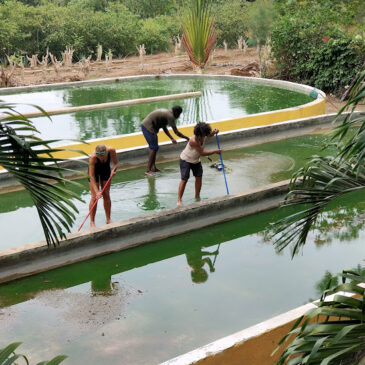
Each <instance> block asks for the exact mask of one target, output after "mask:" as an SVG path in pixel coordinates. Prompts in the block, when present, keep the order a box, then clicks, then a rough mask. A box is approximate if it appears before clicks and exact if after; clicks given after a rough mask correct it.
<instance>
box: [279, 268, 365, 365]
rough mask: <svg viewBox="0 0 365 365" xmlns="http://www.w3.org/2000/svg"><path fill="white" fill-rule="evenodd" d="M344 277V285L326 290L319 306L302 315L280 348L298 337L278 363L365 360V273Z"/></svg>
mask: <svg viewBox="0 0 365 365" xmlns="http://www.w3.org/2000/svg"><path fill="white" fill-rule="evenodd" d="M342 280H343V283H342V284H341V285H339V286H337V287H335V288H334V289H328V290H326V291H325V292H324V294H323V295H322V298H321V299H320V301H319V302H317V303H316V306H317V308H314V309H312V310H310V311H309V312H308V313H307V314H306V315H305V316H302V317H300V318H299V319H298V320H297V321H296V323H295V324H294V326H293V328H292V330H291V331H290V332H289V333H288V334H287V335H286V336H285V337H283V338H282V340H281V341H280V343H279V347H280V346H281V345H284V343H285V342H286V341H287V340H288V339H289V337H291V338H292V337H294V336H295V338H294V339H293V340H292V342H291V343H290V345H289V346H288V347H287V348H286V349H285V351H284V352H283V354H282V355H281V358H280V360H279V362H278V365H284V364H287V365H295V364H308V365H315V364H321V365H327V364H342V365H350V364H360V361H361V359H364V357H365V310H364V308H365V288H364V286H362V285H361V283H364V282H365V276H361V275H359V274H358V273H355V272H350V271H348V272H343V274H342ZM346 280H349V282H346ZM329 295H333V297H331V298H328V296H329ZM279 347H278V349H279ZM278 349H277V350H278Z"/></svg>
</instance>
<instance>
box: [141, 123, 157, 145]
mask: <svg viewBox="0 0 365 365" xmlns="http://www.w3.org/2000/svg"><path fill="white" fill-rule="evenodd" d="M142 133H143V135H144V138H146V141H147V143H148V147H149V148H150V149H151V150H154V151H158V137H157V134H156V133H151V132H150V131H149V130H148V129H147V128H146V127H145V126H144V125H142Z"/></svg>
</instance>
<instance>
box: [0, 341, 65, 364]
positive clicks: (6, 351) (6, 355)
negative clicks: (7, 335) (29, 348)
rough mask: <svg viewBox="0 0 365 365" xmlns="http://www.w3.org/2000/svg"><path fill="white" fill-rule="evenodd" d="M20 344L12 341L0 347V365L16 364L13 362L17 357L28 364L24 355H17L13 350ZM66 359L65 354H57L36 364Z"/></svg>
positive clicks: (55, 362)
mask: <svg viewBox="0 0 365 365" xmlns="http://www.w3.org/2000/svg"><path fill="white" fill-rule="evenodd" d="M20 345H21V342H14V343H11V344H10V345H8V346H6V347H4V348H3V349H0V365H12V364H14V365H16V364H18V362H15V361H17V360H19V359H23V360H24V361H25V363H26V364H28V365H29V361H28V359H27V357H26V356H24V355H19V354H16V353H15V350H16V349H17V348H18V347H19V346H20ZM65 359H67V356H64V355H59V356H56V357H55V358H53V359H52V360H49V361H42V362H39V363H38V364H37V365H58V364H60V363H61V362H62V361H63V360H65Z"/></svg>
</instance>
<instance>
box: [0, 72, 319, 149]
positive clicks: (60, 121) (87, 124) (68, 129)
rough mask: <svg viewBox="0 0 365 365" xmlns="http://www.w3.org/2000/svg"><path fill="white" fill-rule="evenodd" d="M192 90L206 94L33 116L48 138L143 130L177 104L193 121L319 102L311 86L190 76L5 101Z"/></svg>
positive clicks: (70, 100)
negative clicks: (143, 125) (300, 89)
mask: <svg viewBox="0 0 365 365" xmlns="http://www.w3.org/2000/svg"><path fill="white" fill-rule="evenodd" d="M297 86H298V87H299V85H297ZM192 91H201V92H202V96H201V97H198V98H188V99H180V100H170V101H164V102H161V101H160V102H154V103H148V104H139V105H129V106H122V107H117V108H108V109H102V110H94V111H92V110H90V111H83V112H75V113H70V114H61V115H54V116H52V122H50V120H49V119H48V118H45V117H38V118H32V121H33V122H34V124H35V126H36V127H37V129H38V130H39V131H40V132H41V136H42V138H43V139H54V138H59V139H63V140H65V139H81V140H89V139H93V138H102V137H111V136H115V135H122V134H129V133H133V132H140V125H141V122H142V120H143V119H144V118H145V117H146V116H147V115H148V114H149V113H150V112H152V111H153V110H155V109H157V108H171V107H172V106H174V105H181V106H182V107H183V114H182V115H181V116H180V118H179V120H178V125H188V124H195V123H196V122H198V121H219V120H226V119H230V118H235V117H242V116H245V115H251V114H256V113H262V112H268V111H274V110H278V109H285V108H290V107H296V106H300V105H303V104H307V103H309V102H311V101H313V98H312V97H310V96H309V93H308V92H307V91H306V92H304V91H303V92H298V91H294V90H290V89H288V88H286V89H285V88H282V87H277V86H273V85H272V86H269V85H267V84H264V83H263V82H248V81H245V80H244V79H242V78H229V77H225V78H224V77H186V76H184V77H183V76H180V77H160V78H156V77H153V78H148V77H147V78H142V79H134V80H129V79H128V78H127V79H123V81H120V82H108V83H96V84H92V85H85V86H74V87H72V86H71V87H63V88H52V89H36V90H34V91H27V92H21V93H17V94H14V93H2V94H0V100H5V101H8V102H18V103H21V104H24V103H28V104H35V105H39V106H41V107H42V108H44V109H45V110H54V109H59V108H64V107H74V106H82V105H91V104H100V103H106V102H112V101H119V100H130V99H138V98H146V97H152V96H161V95H169V94H180V93H185V92H192ZM18 108H19V110H20V111H22V112H31V111H35V110H34V108H33V107H31V106H24V105H20V106H19V107H18ZM63 144H65V141H63Z"/></svg>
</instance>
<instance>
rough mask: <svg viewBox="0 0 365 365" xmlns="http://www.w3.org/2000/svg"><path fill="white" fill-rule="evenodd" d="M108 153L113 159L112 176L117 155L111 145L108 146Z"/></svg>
mask: <svg viewBox="0 0 365 365" xmlns="http://www.w3.org/2000/svg"><path fill="white" fill-rule="evenodd" d="M109 153H110V157H111V158H112V161H113V168H112V176H114V175H115V173H116V171H117V168H118V156H117V153H116V152H115V148H113V147H109Z"/></svg>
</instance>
